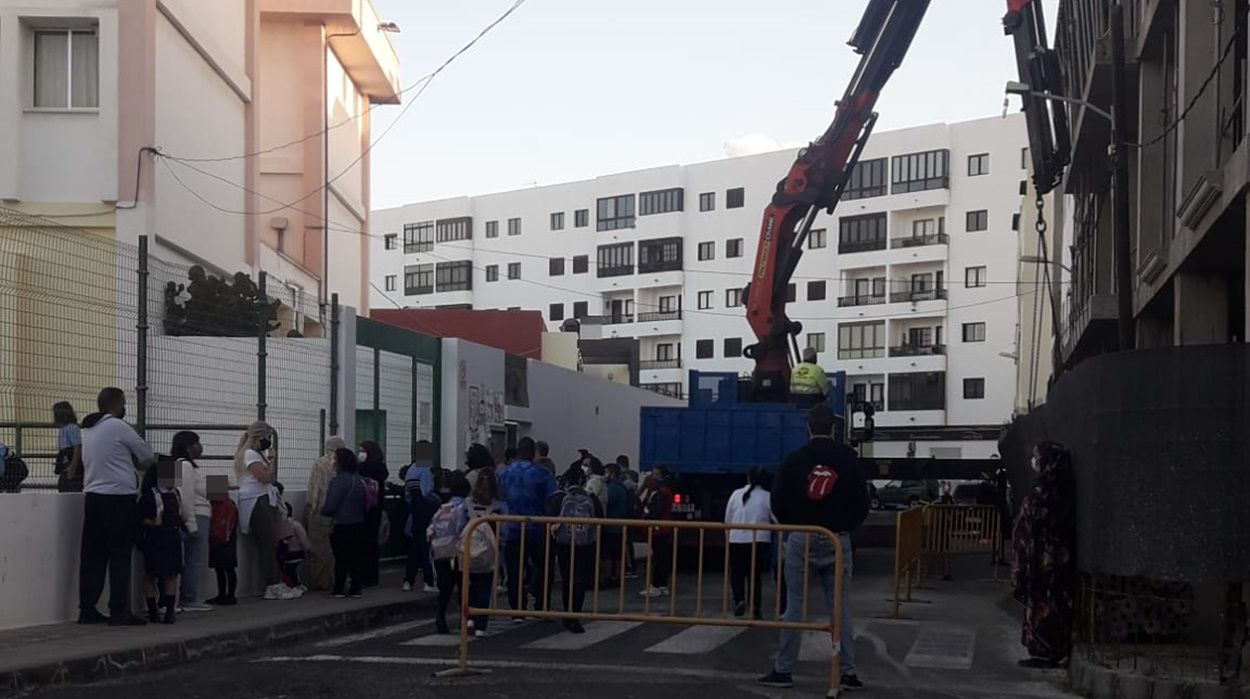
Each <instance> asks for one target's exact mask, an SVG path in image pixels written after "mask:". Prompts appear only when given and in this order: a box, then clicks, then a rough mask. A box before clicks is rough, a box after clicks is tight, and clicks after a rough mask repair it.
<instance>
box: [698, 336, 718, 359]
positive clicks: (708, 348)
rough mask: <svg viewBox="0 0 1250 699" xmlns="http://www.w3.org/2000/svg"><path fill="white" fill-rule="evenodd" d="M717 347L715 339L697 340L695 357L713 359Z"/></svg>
mask: <svg viewBox="0 0 1250 699" xmlns="http://www.w3.org/2000/svg"><path fill="white" fill-rule="evenodd" d="M715 349H716V345H715V344H714V341H713V340H697V341H695V343H694V358H695V359H711V358H712V355H713V354H714V352H715Z"/></svg>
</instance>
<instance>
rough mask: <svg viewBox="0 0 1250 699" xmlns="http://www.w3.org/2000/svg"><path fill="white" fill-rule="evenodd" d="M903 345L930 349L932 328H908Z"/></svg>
mask: <svg viewBox="0 0 1250 699" xmlns="http://www.w3.org/2000/svg"><path fill="white" fill-rule="evenodd" d="M903 344H904V345H906V346H908V347H932V346H933V328H908V329H907V337H906V338H905V339H904V340H903Z"/></svg>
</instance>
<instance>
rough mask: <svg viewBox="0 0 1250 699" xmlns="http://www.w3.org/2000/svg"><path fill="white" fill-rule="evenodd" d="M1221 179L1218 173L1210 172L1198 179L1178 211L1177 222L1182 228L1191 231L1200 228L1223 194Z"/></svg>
mask: <svg viewBox="0 0 1250 699" xmlns="http://www.w3.org/2000/svg"><path fill="white" fill-rule="evenodd" d="M1220 179H1221V178H1220V173H1219V172H1218V171H1211V172H1208V173H1207V174H1206V175H1204V176H1202V177H1199V178H1198V182H1197V183H1196V184H1195V185H1194V186H1193V189H1191V190H1189V194H1187V195H1185V200H1184V201H1182V202H1181V205H1180V207H1178V208H1177V210H1176V220H1178V221H1180V222H1181V225H1182V226H1184V227H1186V228H1189V229H1194V228H1197V227H1198V224H1199V223H1200V222H1201V221H1202V219H1203V217H1204V216H1206V215H1207V212H1208V211H1210V210H1211V207H1212V206H1214V205H1215V202H1217V201H1219V199H1220V195H1221V194H1223V188H1222V186H1221V185H1220V184H1217V182H1220Z"/></svg>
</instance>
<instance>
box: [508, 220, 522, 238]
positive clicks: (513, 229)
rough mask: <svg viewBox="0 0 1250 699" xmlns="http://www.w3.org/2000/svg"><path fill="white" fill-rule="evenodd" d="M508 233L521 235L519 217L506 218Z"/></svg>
mask: <svg viewBox="0 0 1250 699" xmlns="http://www.w3.org/2000/svg"><path fill="white" fill-rule="evenodd" d="M508 235H521V219H519V218H510V219H508Z"/></svg>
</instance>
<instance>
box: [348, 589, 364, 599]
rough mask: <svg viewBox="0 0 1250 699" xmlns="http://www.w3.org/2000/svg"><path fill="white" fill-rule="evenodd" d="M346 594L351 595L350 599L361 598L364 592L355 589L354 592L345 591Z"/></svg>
mask: <svg viewBox="0 0 1250 699" xmlns="http://www.w3.org/2000/svg"><path fill="white" fill-rule="evenodd" d="M347 596H348V597H351V598H352V599H361V598H363V597H364V593H362V592H361V591H360V590H356V591H354V592H349V593H347Z"/></svg>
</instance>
